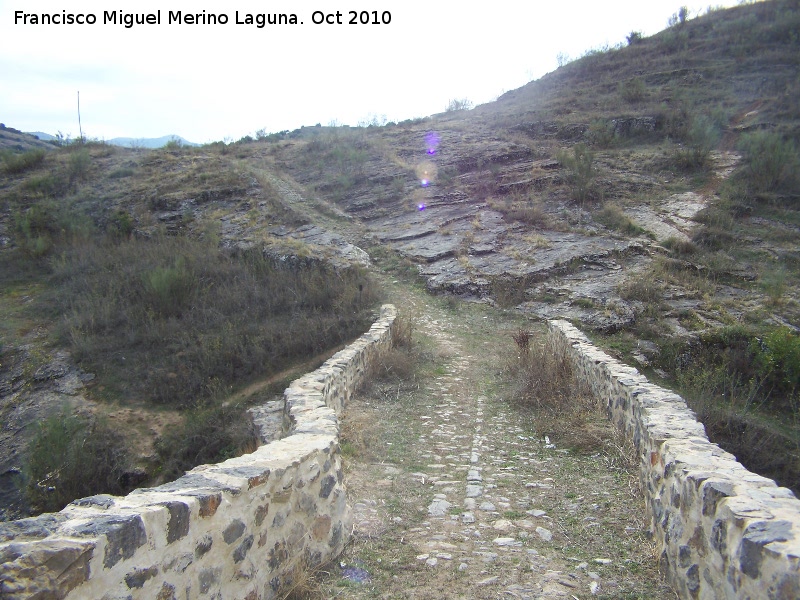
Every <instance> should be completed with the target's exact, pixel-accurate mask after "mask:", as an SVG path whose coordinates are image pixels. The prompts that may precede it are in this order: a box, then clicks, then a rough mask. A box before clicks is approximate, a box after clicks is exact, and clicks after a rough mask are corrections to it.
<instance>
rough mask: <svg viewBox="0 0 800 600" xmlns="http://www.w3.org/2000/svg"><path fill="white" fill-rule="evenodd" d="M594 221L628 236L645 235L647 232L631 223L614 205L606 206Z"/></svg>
mask: <svg viewBox="0 0 800 600" xmlns="http://www.w3.org/2000/svg"><path fill="white" fill-rule="evenodd" d="M594 219H595V221H597V222H598V223H601V224H603V225H605V226H606V227H608V228H609V229H613V230H615V231H619V232H620V233H624V234H626V235H630V236H638V235H647V230H646V229H644V228H643V227H639V226H638V225H637V224H636V223H634V222H633V221H631V219H630V217H628V215H626V214H625V213H624V212H622V209H621V208H620V207H619V206H617V205H616V204H606V205H605V206H604V207H603V208H602V209H601V210H599V211H598V212H597V213H596V214H595V216H594Z"/></svg>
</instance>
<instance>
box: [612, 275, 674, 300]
mask: <svg viewBox="0 0 800 600" xmlns="http://www.w3.org/2000/svg"><path fill="white" fill-rule="evenodd" d="M617 291H618V292H619V295H620V296H621V297H622V298H623V299H625V300H637V301H639V302H644V303H646V304H649V303H660V302H661V301H663V299H664V292H665V291H666V285H664V283H663V282H661V281H659V280H658V279H656V278H655V277H654V276H653V274H651V273H648V274H646V275H638V276H634V277H631V278H629V279H627V280H626V281H625V283H623V284H622V285H620V286H619V289H618V290H617Z"/></svg>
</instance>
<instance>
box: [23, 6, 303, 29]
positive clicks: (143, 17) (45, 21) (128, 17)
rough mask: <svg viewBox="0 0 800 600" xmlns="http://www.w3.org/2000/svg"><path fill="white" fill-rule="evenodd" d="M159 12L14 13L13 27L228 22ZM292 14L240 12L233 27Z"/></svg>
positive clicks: (220, 16) (276, 21) (290, 21)
mask: <svg viewBox="0 0 800 600" xmlns="http://www.w3.org/2000/svg"><path fill="white" fill-rule="evenodd" d="M161 12H162V11H161V10H157V11H156V12H152V13H126V12H124V11H122V10H117V11H113V10H106V11H103V18H102V20H98V18H97V15H95V14H94V13H71V12H67V11H66V10H63V11H61V12H56V13H26V12H24V11H21V10H17V11H14V24H15V25H95V24H97V23H101V24H103V25H122V26H124V27H125V28H126V29H130V28H131V27H133V26H134V25H161V24H162V22H165V23H166V24H167V25H173V24H174V25H227V24H228V23H229V22H231V20H230V17H229V16H228V14H227V13H209V12H206V11H205V10H204V11H202V12H199V13H187V12H184V11H181V10H170V11H166V13H167V15H166V16H167V18H166V21H162V18H161V16H162V15H161ZM298 22H299V21H298V19H297V15H296V14H294V13H255V14H254V13H240V12H239V11H238V10H237V11H236V12H235V14H234V18H233V21H232V23H233V24H234V25H255V26H256V27H257V28H259V29H261V28H263V27H265V26H267V25H297V24H298Z"/></svg>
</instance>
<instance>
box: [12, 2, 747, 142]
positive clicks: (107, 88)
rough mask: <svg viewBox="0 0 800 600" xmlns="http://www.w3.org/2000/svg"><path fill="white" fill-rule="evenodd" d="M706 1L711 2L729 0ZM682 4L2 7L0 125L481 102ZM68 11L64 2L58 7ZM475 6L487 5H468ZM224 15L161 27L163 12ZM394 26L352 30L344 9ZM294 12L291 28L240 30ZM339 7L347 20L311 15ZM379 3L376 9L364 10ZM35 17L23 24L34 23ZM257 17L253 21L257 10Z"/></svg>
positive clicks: (159, 126)
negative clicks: (90, 20) (87, 21)
mask: <svg viewBox="0 0 800 600" xmlns="http://www.w3.org/2000/svg"><path fill="white" fill-rule="evenodd" d="M735 4H737V2H735V1H727V2H723V3H719V2H715V3H714V5H715V6H719V5H726V6H731V5H735ZM681 5H686V6H687V7H689V9H690V15H691V16H695V15H697V14H700V13H704V12H705V11H706V8H707V6H708V3H705V4H704V3H693V2H680V0H648V1H645V2H643V1H642V0H606V1H605V2H587V1H585V0H583V1H574V0H557V1H552V0H548V1H543V0H527V1H525V0H515V1H509V0H493V1H491V2H472V3H467V2H464V1H456V0H424V1H420V0H370V1H369V2H367V1H365V0H293V1H289V0H271V1H269V2H266V1H264V0H260V1H257V2H253V1H248V0H229V1H227V2H221V1H208V2H204V1H202V0H201V1H197V0H195V1H193V2H187V1H184V0H161V1H159V2H151V1H150V0H139V1H136V2H130V1H125V0H120V1H118V2H107V1H105V2H103V1H96V0H71V1H69V2H67V0H60V1H58V2H51V1H48V0H0V122H3V123H5V124H6V125H7V126H9V127H15V128H17V129H21V130H23V131H44V132H48V133H53V134H55V133H57V132H59V131H60V132H62V133H63V134H65V135H71V136H72V137H76V136H77V135H78V119H77V92H78V91H80V107H81V119H82V125H83V132H84V135H87V136H88V137H91V138H98V139H110V138H113V137H118V136H127V137H135V138H144V137H159V136H162V135H168V134H177V135H180V136H183V137H184V138H186V139H188V140H190V141H193V142H200V143H203V142H209V141H215V140H222V139H233V140H236V139H239V138H240V137H242V136H244V135H247V134H253V133H254V132H255V131H256V130H258V129H261V128H264V129H266V130H267V131H268V132H272V131H281V130H284V129H296V128H298V127H300V126H301V125H314V124H316V123H322V124H328V123H330V122H332V121H336V122H338V123H340V124H350V125H357V124H358V123H359V122H360V121H367V120H370V119H371V118H372V117H373V116H375V117H378V118H379V119H380V118H381V117H383V116H385V117H386V118H387V119H388V120H394V121H400V120H403V119H409V118H414V117H421V116H426V115H430V114H434V113H438V112H442V111H443V110H444V109H445V107H446V106H447V103H448V101H449V100H451V99H453V98H459V99H461V98H466V99H469V100H470V101H472V102H473V103H475V104H480V103H484V102H488V101H491V100H493V99H495V98H496V97H497V96H498V95H500V94H501V93H502V92H504V91H509V90H512V89H515V88H518V87H520V86H522V85H524V84H525V83H527V82H528V81H530V80H532V79H538V78H539V77H541V76H542V75H544V74H545V73H547V72H549V71H552V70H554V69H555V68H556V67H557V66H558V62H557V56H558V55H559V54H560V53H561V54H563V55H568V56H570V57H572V58H577V57H579V56H581V55H582V54H583V53H584V52H586V51H587V50H588V49H591V48H600V47H603V46H605V45H609V46H614V45H616V44H618V43H624V42H625V36H626V35H627V34H628V33H630V32H631V31H641V32H642V33H643V34H644V35H652V34H654V33H657V32H658V31H660V30H662V29H664V28H665V27H666V26H667V21H668V19H669V17H670V15H672V14H673V13H675V12H677V11H678V9H679V7H680V6H681ZM65 7H69V8H66V9H65ZM470 7H481V8H480V9H477V8H470ZM159 8H160V9H161V24H160V25H148V24H145V25H133V26H132V27H131V28H126V27H125V26H124V25H122V24H120V23H118V24H116V25H114V24H112V23H105V24H104V23H103V20H104V10H110V9H113V10H115V11H116V12H117V16H118V18H119V11H120V10H121V11H122V12H123V13H136V14H139V15H141V14H142V13H155V12H156V11H157V10H158V9H159ZM64 10H66V11H67V13H68V14H69V13H73V14H93V15H95V16H96V19H97V22H96V23H95V24H93V25H78V24H72V25H69V24H67V25H31V24H27V25H23V24H22V19H19V22H18V23H16V24H15V12H16V11H22V12H23V13H29V14H30V13H36V14H39V15H40V14H41V13H51V14H52V13H56V14H58V15H59V16H61V15H62V13H63V11H64ZM203 10H205V12H206V14H207V15H208V14H211V13H213V14H215V15H220V14H224V15H226V16H227V17H228V23H227V24H226V25H221V24H217V25H202V24H201V25H186V24H181V25H179V24H177V23H171V24H170V23H168V18H169V12H170V11H173V12H177V11H182V12H183V14H186V13H193V14H194V13H201V12H202V11H203ZM364 10H366V11H369V17H370V18H371V17H372V16H373V14H377V17H378V20H379V21H386V20H389V19H390V22H389V23H388V24H378V25H374V24H368V25H361V24H356V25H351V24H348V21H349V19H350V14H349V13H350V11H357V12H358V13H360V11H364ZM236 11H238V13H239V20H241V21H243V20H245V19H246V15H247V14H248V13H250V14H252V15H258V14H261V13H264V12H266V11H270V13H288V14H291V13H294V14H295V15H296V16H297V19H298V21H299V22H302V24H300V23H298V24H297V25H266V26H265V27H263V28H259V27H257V25H255V24H254V25H247V24H236ZM316 11H320V12H317V15H316V17H317V18H319V16H320V14H322V16H323V17H324V16H325V15H330V14H332V13H333V14H334V17H333V18H332V19H331V20H334V21H335V20H336V18H335V13H336V12H337V11H339V12H340V13H341V22H342V24H318V25H316V24H314V23H313V20H314V19H315V12H316ZM373 11H374V12H373ZM28 19H29V20H30V17H29V18H28ZM254 20H255V18H254Z"/></svg>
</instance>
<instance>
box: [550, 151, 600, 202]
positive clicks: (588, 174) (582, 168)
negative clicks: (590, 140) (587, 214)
mask: <svg viewBox="0 0 800 600" xmlns="http://www.w3.org/2000/svg"><path fill="white" fill-rule="evenodd" d="M558 161H559V162H560V163H561V164H562V165H564V167H565V168H566V169H567V171H568V173H569V174H568V177H567V179H568V181H569V183H570V184H571V185H572V197H573V198H574V199H575V200H578V201H580V202H581V203H584V202H586V201H587V200H589V199H591V197H592V196H593V195H594V179H595V177H596V176H597V168H596V167H595V166H594V153H593V152H592V151H591V150H589V148H588V147H587V146H586V144H582V143H581V144H576V145H575V146H574V147H573V148H572V152H571V153H570V152H560V153H559V154H558Z"/></svg>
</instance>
